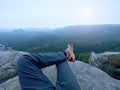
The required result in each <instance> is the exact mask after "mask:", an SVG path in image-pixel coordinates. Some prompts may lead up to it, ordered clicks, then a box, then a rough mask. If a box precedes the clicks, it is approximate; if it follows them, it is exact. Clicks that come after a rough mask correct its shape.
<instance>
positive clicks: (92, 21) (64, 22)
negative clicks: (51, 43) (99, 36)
mask: <svg viewBox="0 0 120 90" xmlns="http://www.w3.org/2000/svg"><path fill="white" fill-rule="evenodd" d="M119 3H120V1H118V0H60V1H56V0H50V1H49V0H48V1H43V0H34V1H33V0H10V1H8V0H0V13H1V14H0V21H1V22H0V28H12V29H13V28H59V27H64V26H70V25H96V24H97V25H98V24H120V12H119V8H120V5H119Z"/></svg>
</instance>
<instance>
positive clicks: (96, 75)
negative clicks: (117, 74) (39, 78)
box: [0, 61, 120, 90]
mask: <svg viewBox="0 0 120 90" xmlns="http://www.w3.org/2000/svg"><path fill="white" fill-rule="evenodd" d="M69 65H70V67H71V69H72V71H73V72H74V74H75V76H76V77H77V80H78V82H79V85H80V86H81V90H120V81H119V80H116V79H114V78H112V77H110V76H109V75H107V74H106V73H105V72H103V71H101V70H100V69H98V68H95V67H92V66H90V65H88V64H86V63H83V62H80V61H76V62H75V63H70V62H69ZM43 72H44V73H45V75H46V76H47V77H48V78H49V79H50V81H52V83H53V84H54V85H55V82H56V78H57V77H56V76H57V75H56V66H55V65H53V66H50V67H47V68H44V69H43ZM0 87H1V88H0V90H20V86H19V82H18V77H15V78H13V79H11V80H9V81H7V82H5V83H2V84H1V85H0ZM16 88H17V89H16Z"/></svg>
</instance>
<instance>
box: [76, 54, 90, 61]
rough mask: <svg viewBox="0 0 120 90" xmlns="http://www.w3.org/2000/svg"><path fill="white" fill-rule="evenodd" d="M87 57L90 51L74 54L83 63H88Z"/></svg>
mask: <svg viewBox="0 0 120 90" xmlns="http://www.w3.org/2000/svg"><path fill="white" fill-rule="evenodd" d="M89 58H90V52H86V53H79V54H76V60H80V61H83V62H85V63H88V60H89Z"/></svg>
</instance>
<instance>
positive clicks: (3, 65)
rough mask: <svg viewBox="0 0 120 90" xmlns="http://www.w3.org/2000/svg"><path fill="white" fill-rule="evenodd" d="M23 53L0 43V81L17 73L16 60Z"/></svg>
mask: <svg viewBox="0 0 120 90" xmlns="http://www.w3.org/2000/svg"><path fill="white" fill-rule="evenodd" d="M23 54H25V52H18V51H15V50H12V49H11V48H7V47H5V46H4V45H0V83H2V82H4V81H6V80H8V79H9V78H12V77H15V76H16V75H17V70H16V61H17V59H18V58H19V57H20V56H21V55H23Z"/></svg>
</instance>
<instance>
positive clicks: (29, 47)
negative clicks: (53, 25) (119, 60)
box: [0, 25, 120, 53]
mask: <svg viewBox="0 0 120 90" xmlns="http://www.w3.org/2000/svg"><path fill="white" fill-rule="evenodd" d="M30 30H31V31H30ZM44 30H45V32H43V31H44ZM43 31H42V29H40V31H39V29H38V28H37V29H34V30H33V28H32V29H27V30H26V29H18V30H13V31H11V32H4V33H0V43H2V44H4V45H6V46H10V47H12V48H14V49H17V50H23V51H29V52H46V51H47V52H49V51H59V50H64V48H65V47H66V44H67V43H73V44H74V45H75V52H76V53H80V52H91V51H95V52H103V51H119V50H120V25H82V26H81V25H76V26H67V27H63V28H57V29H55V30H49V28H46V29H43Z"/></svg>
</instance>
